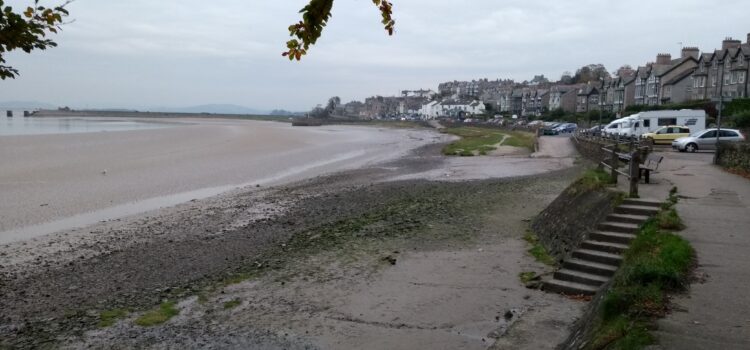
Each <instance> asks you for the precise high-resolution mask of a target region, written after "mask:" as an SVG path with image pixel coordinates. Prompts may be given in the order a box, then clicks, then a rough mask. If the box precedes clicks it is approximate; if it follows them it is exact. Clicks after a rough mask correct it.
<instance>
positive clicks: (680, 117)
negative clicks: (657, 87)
mask: <svg viewBox="0 0 750 350" xmlns="http://www.w3.org/2000/svg"><path fill="white" fill-rule="evenodd" d="M670 125H679V126H686V127H688V128H689V129H690V132H691V133H694V132H698V131H701V130H705V129H706V112H704V111H703V110H689V109H683V110H679V111H675V110H668V111H651V112H640V113H637V114H633V115H630V116H627V117H625V118H620V119H617V120H615V121H613V122H611V123H609V124H608V125H607V126H606V127H605V128H604V133H605V134H606V135H609V136H615V135H620V136H636V137H641V135H643V134H645V133H650V132H654V131H656V130H659V129H660V128H662V127H664V126H670Z"/></svg>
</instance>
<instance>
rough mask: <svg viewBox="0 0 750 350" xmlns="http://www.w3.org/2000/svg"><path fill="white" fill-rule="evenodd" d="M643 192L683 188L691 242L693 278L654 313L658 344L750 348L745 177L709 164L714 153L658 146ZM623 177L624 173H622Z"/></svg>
mask: <svg viewBox="0 0 750 350" xmlns="http://www.w3.org/2000/svg"><path fill="white" fill-rule="evenodd" d="M662 155H663V156H664V161H663V162H662V164H661V166H660V168H659V172H658V173H657V174H656V175H654V176H653V177H652V183H653V184H651V185H641V186H639V191H640V195H641V197H648V198H666V197H667V193H668V191H669V189H670V188H672V186H676V187H677V188H678V195H680V196H681V199H680V202H679V203H678V204H677V211H678V213H679V214H680V216H681V217H682V219H683V222H684V223H685V225H686V226H687V228H686V229H685V230H684V231H682V232H680V235H682V236H683V237H684V238H685V239H687V240H689V241H690V243H691V244H692V245H693V247H694V248H695V250H696V253H697V255H698V267H697V269H696V273H695V277H696V281H693V283H692V284H691V285H690V289H689V291H688V292H687V293H686V294H684V295H678V296H675V297H674V298H673V299H672V305H673V310H672V311H671V313H670V314H669V315H667V316H666V317H665V318H663V319H661V320H659V322H658V326H659V327H658V331H657V332H656V335H657V337H658V344H659V346H656V347H655V348H657V349H659V348H661V349H679V350H686V349H750V292H748V290H750V180H748V179H745V178H742V177H740V176H736V175H733V174H730V173H728V172H726V171H724V170H722V169H721V168H719V167H717V166H714V165H712V164H711V161H712V159H713V153H694V154H690V153H677V152H665V153H663V154H662ZM622 182H624V181H622Z"/></svg>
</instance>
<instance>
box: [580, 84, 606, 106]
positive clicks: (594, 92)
mask: <svg viewBox="0 0 750 350" xmlns="http://www.w3.org/2000/svg"><path fill="white" fill-rule="evenodd" d="M597 85H598V84H594V83H588V84H586V85H584V86H583V87H581V88H580V89H578V101H577V103H576V112H578V113H586V112H589V111H596V110H599V107H600V106H599V89H600V88H601V86H597Z"/></svg>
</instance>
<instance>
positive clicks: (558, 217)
mask: <svg viewBox="0 0 750 350" xmlns="http://www.w3.org/2000/svg"><path fill="white" fill-rule="evenodd" d="M583 147H589V146H588V145H586V144H584V146H583ZM622 196H623V194H622V193H621V192H617V191H615V190H612V189H609V188H602V187H600V186H591V185H590V184H587V183H586V181H585V180H584V179H580V180H578V181H576V182H575V183H573V184H572V185H570V186H568V188H567V189H565V191H563V192H562V193H561V194H560V195H559V196H558V197H557V198H556V199H555V200H554V201H553V202H552V203H550V205H549V206H547V208H546V209H544V211H542V212H541V213H540V214H539V215H537V217H536V218H534V220H533V221H532V223H531V229H532V230H533V232H534V233H535V234H536V235H537V237H538V238H539V241H540V242H541V243H542V244H543V245H544V247H545V248H546V249H547V251H548V252H549V254H550V255H552V256H554V257H555V259H557V260H558V261H562V260H565V259H567V258H569V257H570V255H571V254H572V252H573V251H574V250H576V249H578V247H579V246H580V245H581V243H582V242H583V241H584V240H585V239H586V238H587V237H588V233H589V232H591V231H592V230H594V229H595V228H596V226H597V225H598V224H599V223H600V222H602V221H604V220H605V218H606V217H607V215H609V214H610V213H612V212H613V211H614V208H615V207H616V206H617V205H618V204H619V203H620V201H621V199H622V198H623V197H622ZM607 290H609V283H608V284H607V285H605V286H603V287H602V288H601V289H600V291H599V293H597V294H596V295H595V296H594V297H593V299H592V300H591V302H590V303H589V306H588V307H587V308H586V311H585V313H584V315H583V316H582V317H581V318H580V319H579V320H578V321H577V322H576V324H575V325H574V328H573V329H572V330H571V334H570V335H569V337H568V339H567V340H566V341H565V342H564V343H563V344H560V345H559V346H558V349H560V350H574V349H576V350H577V349H582V348H583V346H585V345H586V343H585V342H586V340H587V338H586V337H587V336H588V333H587V332H589V331H590V329H591V328H592V325H593V322H595V320H596V315H598V314H599V312H600V307H601V305H602V300H603V298H604V296H605V294H606V291H607Z"/></svg>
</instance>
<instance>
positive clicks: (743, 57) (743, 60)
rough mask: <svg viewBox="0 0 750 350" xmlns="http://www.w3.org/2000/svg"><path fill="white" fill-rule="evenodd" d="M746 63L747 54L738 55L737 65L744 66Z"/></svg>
mask: <svg viewBox="0 0 750 350" xmlns="http://www.w3.org/2000/svg"><path fill="white" fill-rule="evenodd" d="M744 64H745V56H742V55H739V56H738V57H737V65H738V66H742V65H744Z"/></svg>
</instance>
